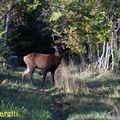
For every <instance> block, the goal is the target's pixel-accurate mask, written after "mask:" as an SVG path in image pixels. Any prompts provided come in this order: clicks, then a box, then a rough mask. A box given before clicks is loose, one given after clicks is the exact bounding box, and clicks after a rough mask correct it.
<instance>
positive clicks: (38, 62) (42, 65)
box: [22, 43, 66, 89]
mask: <svg viewBox="0 0 120 120" xmlns="http://www.w3.org/2000/svg"><path fill="white" fill-rule="evenodd" d="M52 47H53V48H54V49H55V52H54V54H42V53H30V54H28V55H26V56H24V57H23V60H24V62H25V64H26V67H27V69H26V70H25V71H24V72H23V74H22V83H23V80H24V79H25V76H26V75H27V74H29V77H30V83H31V85H32V86H33V83H32V76H33V72H34V71H35V69H36V68H37V69H40V70H41V71H42V73H43V78H42V86H41V89H44V88H43V87H44V83H45V79H46V75H47V73H48V72H51V77H52V83H53V86H54V85H55V83H54V81H55V79H54V75H55V71H56V69H57V68H58V66H59V65H60V63H61V61H62V58H63V54H64V53H65V51H66V48H65V45H64V44H61V43H57V44H55V45H52Z"/></svg>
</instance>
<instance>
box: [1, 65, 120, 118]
mask: <svg viewBox="0 0 120 120" xmlns="http://www.w3.org/2000/svg"><path fill="white" fill-rule="evenodd" d="M70 65H72V66H66V65H65V64H63V65H62V66H60V67H59V69H58V70H57V71H56V78H55V80H56V83H55V84H56V85H55V87H53V86H52V82H51V81H50V79H51V78H50V77H49V75H48V77H47V80H46V82H45V88H47V89H49V90H48V92H46V93H41V92H39V91H38V89H37V88H38V87H39V85H41V77H42V76H41V75H38V74H37V71H36V72H35V74H34V76H33V79H34V81H33V82H34V86H35V87H34V88H33V87H31V86H30V83H29V78H27V79H26V80H25V81H24V84H23V85H22V86H21V73H22V72H23V71H24V69H23V68H21V69H19V70H17V71H15V72H14V73H12V74H9V75H8V74H7V76H5V75H1V76H2V77H1V78H0V81H1V84H0V91H1V94H0V112H2V111H8V112H9V111H16V112H17V113H18V114H19V116H17V117H14V118H11V117H10V118H9V119H10V120H14V119H15V120H27V119H28V120H119V117H120V102H119V101H120V76H119V75H118V76H117V75H115V74H113V73H111V72H104V73H101V72H98V71H92V70H88V69H86V70H87V71H83V72H78V71H79V69H78V68H77V67H75V66H74V65H73V64H70ZM1 119H2V120H6V119H7V118H6V117H4V118H1Z"/></svg>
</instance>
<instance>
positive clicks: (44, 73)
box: [42, 71, 47, 88]
mask: <svg viewBox="0 0 120 120" xmlns="http://www.w3.org/2000/svg"><path fill="white" fill-rule="evenodd" d="M46 75H47V71H44V72H43V82H42V88H43V86H44V83H45V78H46Z"/></svg>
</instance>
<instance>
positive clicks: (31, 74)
mask: <svg viewBox="0 0 120 120" xmlns="http://www.w3.org/2000/svg"><path fill="white" fill-rule="evenodd" d="M33 72H34V68H32V69H31V70H30V71H29V76H30V84H31V86H33V82H32V77H33Z"/></svg>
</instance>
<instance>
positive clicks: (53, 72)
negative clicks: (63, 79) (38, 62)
mask: <svg viewBox="0 0 120 120" xmlns="http://www.w3.org/2000/svg"><path fill="white" fill-rule="evenodd" d="M54 75H55V71H51V77H52V82H53V86H54V85H55V79H54Z"/></svg>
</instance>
